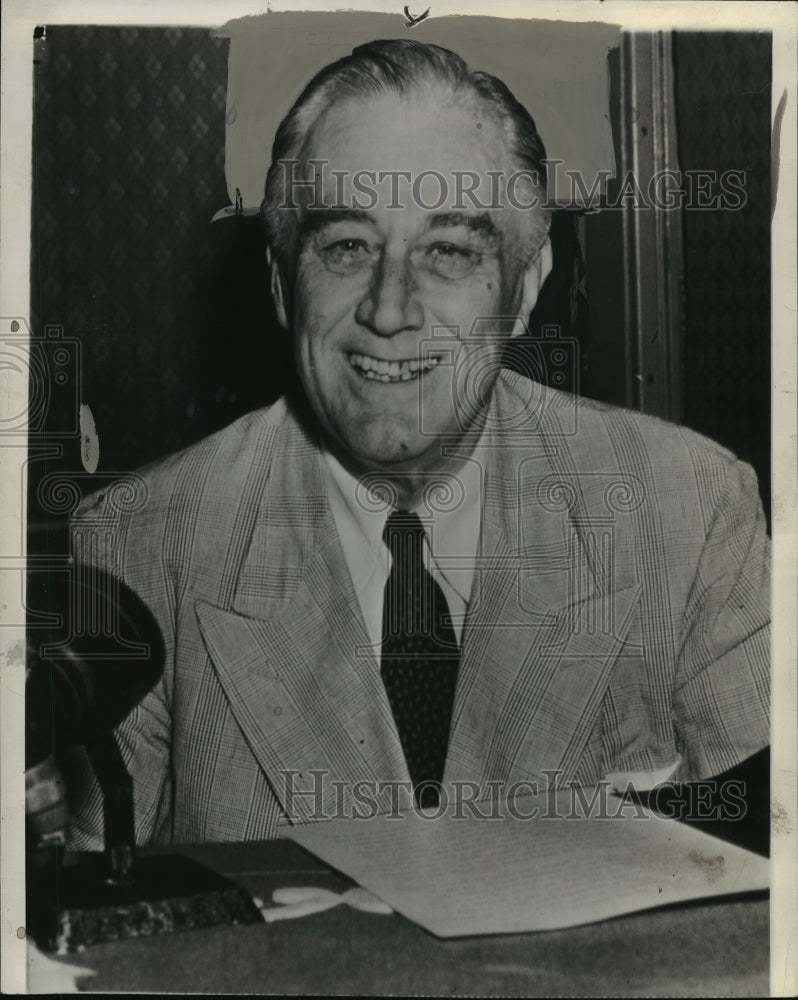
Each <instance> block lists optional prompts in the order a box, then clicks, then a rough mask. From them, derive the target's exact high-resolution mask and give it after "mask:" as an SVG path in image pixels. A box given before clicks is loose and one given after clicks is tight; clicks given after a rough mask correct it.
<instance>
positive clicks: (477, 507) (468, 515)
mask: <svg viewBox="0 0 798 1000" xmlns="http://www.w3.org/2000/svg"><path fill="white" fill-rule="evenodd" d="M485 437H486V432H485V431H483V434H482V438H481V439H480V441H479V443H478V445H477V447H476V449H475V450H474V453H473V454H472V456H471V458H470V459H469V460H468V461H466V462H465V463H464V464H463V466H462V468H460V469H459V470H458V471H457V473H449V474H446V475H444V476H441V482H440V483H439V484H438V485H434V484H432V485H431V489H430V490H429V492H428V494H427V497H426V502H425V501H422V502H421V503H420V504H419V505H418V506H417V507H415V508H414V510H415V512H416V513H417V514H418V515H419V517H420V518H421V521H422V523H423V524H424V529H425V533H426V539H427V545H428V549H429V552H430V554H431V556H432V558H433V559H434V560H435V563H436V565H437V568H438V570H439V572H440V573H441V575H442V576H443V577H445V579H446V581H447V582H448V583H449V585H450V586H451V587H452V588H453V589H454V590H455V591H456V592H457V593H458V595H459V596H460V597H461V598H462V600H463V601H464V602H465V603H468V600H469V597H470V595H471V584H472V582H473V577H474V568H475V561H476V556H477V550H478V548H479V532H480V524H481V518H482V488H483V483H482V470H483V467H484V454H485V450H484V445H485ZM322 455H323V458H324V464H325V468H326V472H327V476H326V479H327V491H328V500H329V502H330V506H331V508H332V512H333V516H334V518H335V522H336V526H337V527H338V530H339V534H340V535H341V541H342V543H343V544H344V548H345V550H346V551H349V552H351V551H352V549H353V547H356V548H357V550H358V551H359V552H360V553H361V556H362V557H366V554H367V553H368V552H371V554H372V557H371V559H368V564H369V568H370V564H371V563H372V562H373V561H374V560H376V559H380V558H384V556H385V553H386V552H387V549H386V548H385V546H384V545H383V543H382V534H383V530H384V528H385V522H386V521H387V519H388V514H389V512H390V508H389V507H388V506H386V504H385V501H384V498H382V497H379V496H377V495H376V494H375V493H372V492H370V491H369V490H368V488H367V487H366V486H365V485H364V484H363V483H362V482H360V481H359V480H358V479H357V478H356V477H355V476H353V475H352V473H351V472H349V471H348V470H347V469H345V468H344V466H343V465H342V464H341V463H340V462H339V461H338V459H337V458H336V457H335V456H334V455H333V454H332V453H331V452H330V451H329V449H328V448H327V447H326V446H325V445H324V444H322ZM378 543H379V544H378ZM363 568H364V569H366V568H367V567H366V566H364V567H363ZM367 578H368V573H365V574H364V579H367ZM356 590H358V591H359V590H360V588H359V587H358V586H357V584H356Z"/></svg>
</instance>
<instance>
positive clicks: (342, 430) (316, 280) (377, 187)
mask: <svg viewBox="0 0 798 1000" xmlns="http://www.w3.org/2000/svg"><path fill="white" fill-rule="evenodd" d="M303 159H306V160H311V159H317V160H324V161H326V162H325V165H324V187H323V191H324V197H323V199H322V202H323V204H324V205H325V206H328V207H326V208H308V207H304V208H303V209H301V211H300V222H299V236H298V247H297V258H296V267H295V271H294V287H293V295H292V296H291V301H292V302H293V316H292V317H284V318H285V322H286V325H287V326H289V328H291V329H292V330H293V334H294V338H295V349H296V358H297V364H298V369H299V374H300V378H301V380H302V383H303V386H304V389H305V392H306V394H307V397H308V400H309V402H310V404H311V406H312V408H313V410H314V412H315V414H316V416H317V418H318V420H319V421H320V423H321V425H322V427H323V429H324V430H325V431H326V433H327V436H328V437H329V438H330V441H331V443H332V445H333V447H334V449H335V450H336V451H337V453H338V454H339V457H341V458H342V460H343V461H344V462H345V464H347V465H348V466H349V467H350V469H352V471H355V472H358V473H361V472H366V471H373V470H381V469H382V470H391V471H406V472H417V471H427V470H430V469H435V468H436V467H438V466H440V463H441V444H442V443H443V442H446V443H448V444H451V443H452V442H455V441H457V440H458V439H459V438H461V437H462V436H463V435H464V434H465V433H467V431H468V429H469V428H471V427H473V426H475V424H476V423H477V422H478V420H479V417H480V414H481V413H482V412H483V411H484V407H485V405H486V403H487V400H488V398H489V396H490V390H491V388H492V385H493V382H494V380H495V377H496V374H497V373H498V369H499V359H500V357H501V353H502V343H501V341H500V339H499V338H498V337H496V336H493V337H488V338H486V337H485V336H484V335H483V336H480V337H475V336H473V334H472V327H473V325H474V321H475V319H477V318H483V317H505V318H506V317H508V316H516V315H518V314H519V313H520V312H522V310H523V311H528V310H529V309H531V308H532V305H534V298H535V297H536V295H537V290H538V287H539V285H540V283H541V281H542V280H543V278H545V273H543V272H542V270H541V266H542V265H541V255H540V254H538V253H537V251H538V249H539V247H538V245H537V244H539V243H540V241H541V238H542V237H541V235H540V231H539V228H538V227H536V226H535V224H534V222H533V220H532V219H530V217H529V213H530V210H524V209H519V208H513V207H511V206H509V205H507V204H506V199H504V198H503V199H502V202H503V204H504V207H499V206H495V207H490V208H488V209H482V208H481V207H479V206H474V205H473V204H472V200H471V199H470V198H468V197H467V196H466V197H461V198H460V204H459V205H457V208H459V210H458V211H454V210H453V206H454V205H455V204H456V191H457V185H458V184H459V185H460V188H461V189H462V186H463V183H464V182H463V181H462V180H461V179H460V180H458V179H457V178H456V177H455V172H461V177H462V176H463V175H462V172H463V171H470V172H471V173H472V174H476V175H477V176H478V177H479V184H478V187H477V192H476V193H477V197H478V199H479V202H480V203H481V204H485V203H490V201H491V199H490V190H491V188H490V185H491V180H490V176H489V174H488V171H490V170H493V171H503V172H504V173H505V174H507V173H510V172H512V166H511V160H510V157H509V156H508V154H507V152H506V149H505V145H504V141H503V138H502V136H501V134H500V132H499V130H498V128H497V127H496V126H495V125H494V124H493V122H492V120H491V118H490V117H489V115H488V114H487V113H485V112H484V110H482V112H481V113H480V110H478V108H477V107H476V106H474V107H472V108H469V107H468V106H467V105H465V104H464V105H455V104H452V103H449V104H448V105H444V106H437V107H436V106H435V105H434V103H433V102H430V103H429V104H426V103H424V104H422V103H421V102H413V101H408V100H407V99H401V98H399V97H384V98H380V99H372V100H368V101H365V100H364V101H360V100H357V101H355V100H348V101H344V102H341V103H340V104H339V105H337V106H334V107H333V108H332V109H330V110H329V111H327V112H326V113H325V114H324V115H323V116H322V118H321V120H320V121H319V122H318V124H317V126H316V127H315V128H314V129H313V130H312V133H311V135H310V136H309V138H308V142H307V145H306V149H305V151H304V155H303ZM318 169H319V168H317V170H318ZM431 170H434V171H436V172H437V174H438V175H439V178H440V177H442V178H443V179H444V181H443V182H442V181H441V180H440V179H438V178H435V177H432V176H429V175H426V177H425V178H423V179H422V180H421V181H420V182H419V181H417V178H419V176H420V175H421V174H422V172H424V171H431ZM364 171H375V172H376V175H369V174H364V173H363V172H364ZM381 171H382V172H385V173H384V174H383V175H382V176H383V178H384V179H383V181H382V182H380V181H379V175H380V174H379V172H381ZM398 171H405V172H407V174H409V177H408V176H407V174H405V175H403V176H401V177H399V175H398V173H397V172H398ZM358 177H359V178H361V180H360V182H358V180H357V178H358ZM364 177H365V178H366V185H367V186H368V187H370V188H372V189H373V194H371V195H369V194H364V193H363V187H362V185H363V183H364V182H363V178H364ZM358 183H360V185H361V187H360V190H358ZM465 183H466V185H468V184H473V179H472V180H470V181H467V182H465ZM444 189H446V195H447V197H446V200H445V202H444V203H443V204H442V205H440V206H438V204H437V203H438V201H440V198H441V194H442V192H443V191H444ZM494 190H495V182H494ZM519 190H520V189H519ZM520 197H521V196H520V194H519V199H520ZM524 200H527V201H528V200H530V199H529V192H528V191H527V192H526V193H525V195H524ZM374 201H376V204H372V202H374ZM494 201H495V199H494ZM355 204H359V205H361V206H362V205H365V206H366V207H365V208H355V209H353V205H355ZM390 205H393V206H394V207H389V206H390ZM397 205H401V207H396V206H397ZM531 211H534V210H531ZM535 233H537V234H538V235H537V236H535V235H534V234H535ZM530 260H531V261H532V263H531V264H530ZM487 328H488V329H491V328H492V329H494V330H495V329H496V325H495V324H491V323H488V324H487ZM504 329H505V331H506V333H505V335H506V336H509V330H508V324H507V323H506V321H505V324H504Z"/></svg>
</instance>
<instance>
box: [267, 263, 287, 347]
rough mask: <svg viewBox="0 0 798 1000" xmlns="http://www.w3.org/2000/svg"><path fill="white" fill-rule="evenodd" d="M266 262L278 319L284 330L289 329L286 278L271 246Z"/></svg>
mask: <svg viewBox="0 0 798 1000" xmlns="http://www.w3.org/2000/svg"><path fill="white" fill-rule="evenodd" d="M266 264H267V266H268V268H269V287H270V288H271V293H272V298H273V299H274V309H275V312H276V313H277V320H278V322H279V324H280V326H281V327H282V328H283V329H284V330H288V328H289V327H288V308H287V305H286V303H287V301H288V296H287V294H286V287H285V278H284V276H283V272H282V269H281V268H280V264H279V262H278V260H277V256H276V254H275V253H274V251H273V250H272V248H271V247H270V246H267V247H266Z"/></svg>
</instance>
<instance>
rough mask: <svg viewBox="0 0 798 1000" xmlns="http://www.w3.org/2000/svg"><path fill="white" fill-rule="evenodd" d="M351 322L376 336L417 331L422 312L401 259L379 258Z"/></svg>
mask: <svg viewBox="0 0 798 1000" xmlns="http://www.w3.org/2000/svg"><path fill="white" fill-rule="evenodd" d="M355 319H356V320H357V321H358V323H362V324H363V326H367V327H368V328H369V329H370V330H371V331H372V332H374V333H376V334H378V335H379V336H380V337H392V336H394V335H395V334H397V333H401V332H402V330H420V329H421V326H422V324H423V322H424V311H423V309H422V308H421V304H420V303H419V302H418V300H417V298H416V289H415V283H414V281H413V276H412V273H411V272H410V269H409V267H408V263H407V261H405V260H391V259H389V258H383V259H382V261H380V264H379V266H378V267H377V268H375V270H374V272H373V275H372V279H371V283H370V285H369V288H368V291H367V292H366V294H365V295H364V296H363V298H362V299H361V301H360V303H359V304H358V307H357V310H356V311H355Z"/></svg>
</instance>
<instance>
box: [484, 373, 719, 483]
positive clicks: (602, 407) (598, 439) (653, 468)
mask: <svg viewBox="0 0 798 1000" xmlns="http://www.w3.org/2000/svg"><path fill="white" fill-rule="evenodd" d="M497 395H498V403H499V408H500V412H501V410H505V411H506V412H511V413H515V414H518V413H519V412H520V408H521V407H524V408H526V411H527V412H528V414H529V426H530V428H533V429H535V430H537V431H538V434H539V436H540V437H543V438H544V439H545V441H546V445H547V446H548V447H554V448H558V449H559V450H561V451H563V452H567V453H568V454H569V455H570V456H571V457H572V460H573V461H574V462H575V463H576V464H577V465H578V467H579V468H587V467H591V466H593V465H599V466H601V467H603V468H604V469H605V470H606V469H608V468H610V467H613V466H614V467H615V468H618V469H627V470H628V469H633V468H640V469H642V470H644V471H646V470H647V471H648V472H649V474H651V475H658V474H661V473H666V472H667V471H668V470H669V469H671V470H672V469H673V468H674V466H678V467H683V466H685V465H686V466H690V467H706V466H713V467H717V468H718V469H719V470H720V469H724V468H728V467H729V466H731V465H733V464H735V463H737V462H738V459H737V457H736V456H735V455H734V454H733V453H732V452H731V451H729V449H728V448H725V447H724V446H723V445H720V444H718V442H717V441H713V440H712V439H711V438H708V437H705V436H704V435H703V434H699V433H698V432H697V431H693V430H690V429H689V428H688V427H684V426H682V425H680V424H675V423H671V422H670V421H667V420H663V419H662V418H660V417H655V416H652V415H650V414H646V413H641V412H639V411H638V410H632V409H628V408H625V407H621V406H615V405H612V404H609V403H603V402H599V401H597V400H594V399H589V398H587V397H586V396H579V395H575V394H573V393H569V392H563V391H561V390H559V389H553V388H550V387H548V386H544V385H542V384H540V383H538V382H533V381H532V380H531V379H528V378H526V377H524V376H523V375H520V374H518V373H516V372H509V371H503V372H502V377H501V379H500V387H499V392H498V394H497ZM515 423H517V424H519V426H523V423H522V422H519V420H518V419H516V421H515ZM500 433H501V431H500ZM511 436H512V432H511ZM515 437H516V439H517V440H520V439H521V435H520V434H518V435H515ZM527 440H529V441H530V442H533V441H534V442H536V441H539V438H536V435H535V434H534V433H530V434H529V435H528V437H527Z"/></svg>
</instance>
